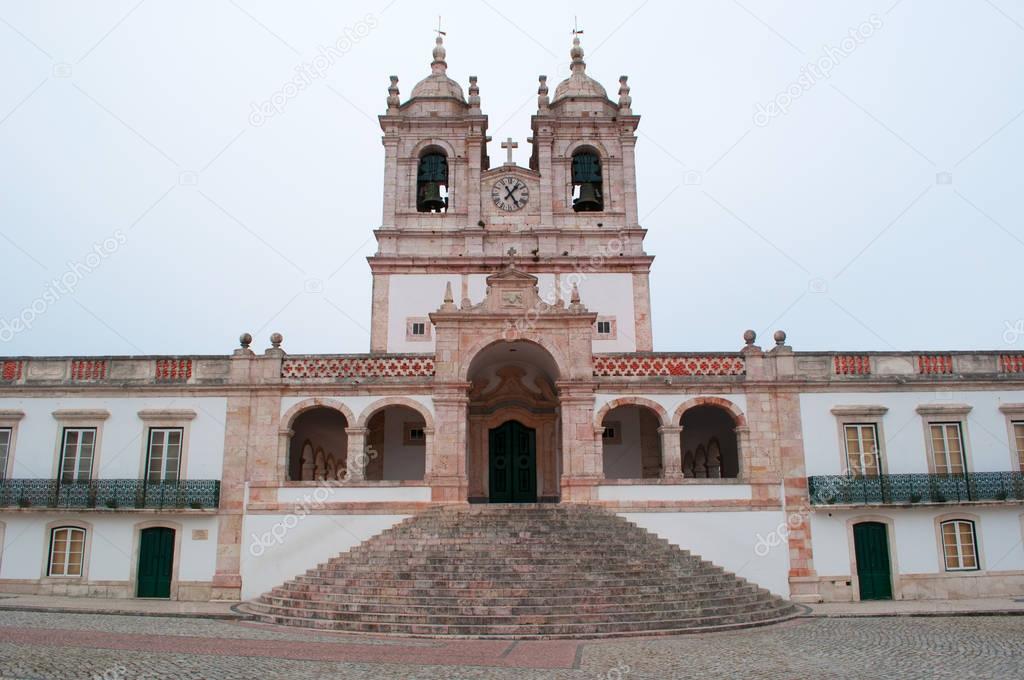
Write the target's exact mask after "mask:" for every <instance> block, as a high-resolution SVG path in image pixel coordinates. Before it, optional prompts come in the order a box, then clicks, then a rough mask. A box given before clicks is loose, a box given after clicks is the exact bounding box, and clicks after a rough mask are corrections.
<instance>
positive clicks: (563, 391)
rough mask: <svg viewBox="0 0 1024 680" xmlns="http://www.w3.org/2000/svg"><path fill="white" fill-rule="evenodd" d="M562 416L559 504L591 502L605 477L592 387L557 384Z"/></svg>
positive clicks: (569, 383)
mask: <svg viewBox="0 0 1024 680" xmlns="http://www.w3.org/2000/svg"><path fill="white" fill-rule="evenodd" d="M557 387H558V403H559V407H560V411H561V415H562V500H563V501H567V502H586V501H590V500H594V496H595V487H596V486H597V485H598V484H599V483H600V482H601V479H603V476H604V465H603V461H602V459H601V435H600V432H601V430H600V429H599V428H595V427H594V384H593V383H589V382H588V383H576V382H559V383H558V385H557Z"/></svg>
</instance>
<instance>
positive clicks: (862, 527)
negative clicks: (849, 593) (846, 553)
mask: <svg viewBox="0 0 1024 680" xmlns="http://www.w3.org/2000/svg"><path fill="white" fill-rule="evenodd" d="M853 548H854V552H855V553H856V554H857V580H858V581H860V599H862V600H891V599H892V574H891V569H890V566H889V539H888V536H887V534H886V529H885V525H884V524H882V523H881V522H861V523H860V524H854V525H853Z"/></svg>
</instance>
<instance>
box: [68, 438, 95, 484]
mask: <svg viewBox="0 0 1024 680" xmlns="http://www.w3.org/2000/svg"><path fill="white" fill-rule="evenodd" d="M95 454H96V428H95V427H68V428H65V429H64V446H63V452H62V455H61V463H60V481H62V482H79V481H84V480H88V479H91V478H92V461H93V457H94V456H95Z"/></svg>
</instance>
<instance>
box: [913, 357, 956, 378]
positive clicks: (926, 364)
mask: <svg viewBox="0 0 1024 680" xmlns="http://www.w3.org/2000/svg"><path fill="white" fill-rule="evenodd" d="M917 372H918V373H922V374H925V375H941V374H949V373H952V372H953V357H952V356H950V355H949V354H920V355H918V357H917Z"/></svg>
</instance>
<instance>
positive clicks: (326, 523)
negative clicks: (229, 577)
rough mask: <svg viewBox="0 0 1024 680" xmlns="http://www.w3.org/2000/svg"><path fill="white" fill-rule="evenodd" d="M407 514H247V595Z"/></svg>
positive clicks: (244, 591)
mask: <svg viewBox="0 0 1024 680" xmlns="http://www.w3.org/2000/svg"><path fill="white" fill-rule="evenodd" d="M405 518H406V515H301V514H293V515H246V517H245V521H244V524H243V530H242V564H241V573H242V599H244V600H249V599H252V598H254V597H258V596H259V595H261V594H262V593H265V592H267V591H268V590H270V589H271V588H273V587H275V586H278V585H281V584H282V583H284V582H285V581H288V580H289V579H292V578H295V577H296V576H298V575H299V574H302V573H304V572H305V571H306V570H307V569H311V568H313V567H315V566H317V565H318V564H320V563H322V562H326V561H327V560H329V559H330V558H332V557H335V556H337V555H338V554H339V553H342V552H347V551H348V550H350V549H351V548H353V547H354V546H357V545H359V544H360V543H362V542H363V541H365V540H367V539H368V538H371V537H373V536H376V535H377V534H379V533H380V532H382V531H384V530H385V529H388V528H390V527H392V526H394V525H395V524H397V523H398V522H401V521H402V520H403V519H405Z"/></svg>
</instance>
